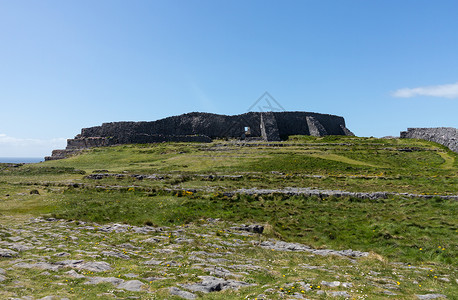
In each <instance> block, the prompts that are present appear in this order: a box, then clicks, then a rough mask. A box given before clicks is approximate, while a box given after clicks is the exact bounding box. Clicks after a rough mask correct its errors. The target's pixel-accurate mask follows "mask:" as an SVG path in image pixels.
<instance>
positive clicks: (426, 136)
mask: <svg viewBox="0 0 458 300" xmlns="http://www.w3.org/2000/svg"><path fill="white" fill-rule="evenodd" d="M401 138H410V139H422V140H427V141H431V142H436V143H439V144H441V145H444V146H446V147H448V148H450V150H452V151H454V152H457V153H458V129H456V128H452V127H437V128H408V129H407V131H402V132H401Z"/></svg>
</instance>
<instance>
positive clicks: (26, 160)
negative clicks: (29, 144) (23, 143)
mask: <svg viewBox="0 0 458 300" xmlns="http://www.w3.org/2000/svg"><path fill="white" fill-rule="evenodd" d="M42 161H44V158H43V157H0V163H8V164H19V163H25V164H33V163H39V162H42Z"/></svg>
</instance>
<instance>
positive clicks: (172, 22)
mask: <svg viewBox="0 0 458 300" xmlns="http://www.w3.org/2000/svg"><path fill="white" fill-rule="evenodd" d="M457 12H458V1H456V0H450V1H443V0H437V1H430V0H428V1H422V0H402V1H400V0H380V1H375V0H373V1H368V0H347V1H340V0H334V1H327V0H315V1H311V0H300V1H292V0H287V1H266V0H261V1H255V0H240V1H238V0H231V1H226V0H218V1H215V0H209V1H206V0H185V1H178V0H161V1H159V0H146V1H142V0H134V1H127V0H125V1H116V0H97V1H93V0H90V1H87V0H68V1H60V0H56V1H50V0H41V1H32V0H30V1H28V0H14V1H13V0H0V103H1V115H0V116H1V118H0V157H2V156H44V155H50V153H51V150H52V149H56V148H64V147H65V144H66V143H65V139H66V138H72V137H74V136H75V135H76V134H78V133H79V132H80V130H81V128H83V127H89V126H96V125H100V124H102V123H103V122H112V121H139V120H143V121H148V120H156V119H160V118H163V117H167V116H171V115H178V114H182V113H186V112H192V111H200V112H212V113H221V114H240V113H244V112H246V111H247V109H248V108H249V107H250V106H251V104H253V102H255V101H256V100H257V99H258V98H259V97H260V96H261V95H262V94H263V93H264V92H266V91H268V92H269V93H270V94H271V95H272V96H273V97H274V98H275V99H276V100H277V101H278V102H279V103H280V104H281V106H282V107H284V108H285V109H286V110H292V111H310V112H319V113H328V114H335V115H339V116H343V117H345V120H346V123H347V127H348V128H349V129H350V130H352V131H353V132H354V133H355V134H356V135H358V136H376V137H382V136H386V135H395V136H397V135H399V132H400V131H402V130H406V129H407V127H439V126H441V127H442V126H444V127H458V117H457V113H458V17H457Z"/></svg>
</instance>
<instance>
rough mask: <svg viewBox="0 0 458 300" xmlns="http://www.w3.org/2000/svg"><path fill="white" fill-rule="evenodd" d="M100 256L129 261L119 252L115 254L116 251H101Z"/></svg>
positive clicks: (128, 257) (127, 257)
mask: <svg viewBox="0 0 458 300" xmlns="http://www.w3.org/2000/svg"><path fill="white" fill-rule="evenodd" d="M102 255H105V256H112V257H117V258H122V259H130V256H129V255H126V254H124V253H121V252H116V251H102Z"/></svg>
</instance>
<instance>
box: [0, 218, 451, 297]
mask: <svg viewBox="0 0 458 300" xmlns="http://www.w3.org/2000/svg"><path fill="white" fill-rule="evenodd" d="M0 219H1V222H0V224H3V225H0V298H1V299H197V298H204V299H328V298H335V299H382V298H389V299H439V298H442V299H443V298H447V297H446V294H448V295H450V291H451V289H453V286H454V285H456V284H458V282H457V280H456V278H455V277H456V273H455V272H456V270H445V269H436V268H435V267H434V266H426V265H422V266H415V265H411V264H405V263H393V262H387V261H386V260H384V259H383V258H382V257H380V256H378V255H377V254H375V253H368V252H359V251H352V250H340V251H337V250H331V249H312V248H310V247H308V246H306V245H302V244H297V243H286V242H282V241H279V240H275V239H268V238H266V237H265V236H264V234H263V232H266V231H268V230H269V228H263V226H260V225H247V226H246V225H240V224H229V223H226V222H222V221H219V220H214V219H208V220H200V221H199V222H197V223H194V224H189V225H183V226H178V227H174V228H167V227H161V228H159V227H153V226H141V227H137V226H131V225H125V224H108V225H100V224H94V223H85V222H80V221H66V220H56V219H52V218H50V219H43V218H33V219H18V218H17V217H14V218H13V217H7V216H1V217H0ZM449 299H451V298H450V296H449Z"/></svg>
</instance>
